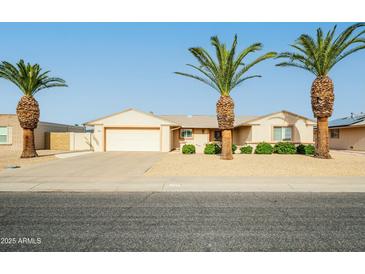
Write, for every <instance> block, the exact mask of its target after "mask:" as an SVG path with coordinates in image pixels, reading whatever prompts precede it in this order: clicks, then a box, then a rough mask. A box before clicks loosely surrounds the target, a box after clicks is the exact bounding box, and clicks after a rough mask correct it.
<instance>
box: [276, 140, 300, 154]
mask: <svg viewBox="0 0 365 274" xmlns="http://www.w3.org/2000/svg"><path fill="white" fill-rule="evenodd" d="M296 152H297V149H296V148H295V145H294V144H293V143H289V142H279V143H277V144H275V146H274V153H278V154H295V153H296Z"/></svg>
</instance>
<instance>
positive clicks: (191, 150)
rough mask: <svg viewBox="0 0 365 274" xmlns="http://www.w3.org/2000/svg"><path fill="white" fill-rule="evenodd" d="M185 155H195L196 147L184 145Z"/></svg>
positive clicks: (183, 151)
mask: <svg viewBox="0 0 365 274" xmlns="http://www.w3.org/2000/svg"><path fill="white" fill-rule="evenodd" d="M182 153H183V154H195V146H194V145H191V144H186V145H183V147H182Z"/></svg>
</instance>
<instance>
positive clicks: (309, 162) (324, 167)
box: [145, 151, 365, 176]
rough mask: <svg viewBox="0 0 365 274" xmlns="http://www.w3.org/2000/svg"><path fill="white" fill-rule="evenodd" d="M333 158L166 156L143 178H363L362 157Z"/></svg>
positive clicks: (364, 158) (343, 155)
mask: <svg viewBox="0 0 365 274" xmlns="http://www.w3.org/2000/svg"><path fill="white" fill-rule="evenodd" d="M331 155H332V157H333V159H331V160H324V159H317V158H314V157H311V156H304V155H278V154H272V155H255V154H251V155H245V154H235V155H234V159H233V160H231V161H226V160H220V159H219V156H217V155H205V154H195V155H183V154H181V153H178V152H172V153H169V154H166V156H165V157H163V158H162V159H161V160H160V161H159V162H157V163H156V164H154V165H153V166H152V168H151V169H150V170H149V171H148V172H146V173H145V175H146V176H365V155H360V154H351V153H344V152H339V151H332V152H331Z"/></svg>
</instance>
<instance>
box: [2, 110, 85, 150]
mask: <svg viewBox="0 0 365 274" xmlns="http://www.w3.org/2000/svg"><path fill="white" fill-rule="evenodd" d="M83 131H84V127H81V126H70V125H63V124H55V123H47V122H39V123H38V127H37V128H36V129H35V131H34V137H35V147H36V149H46V148H48V146H49V144H47V143H48V142H47V138H46V135H47V133H49V132H83ZM22 149H23V129H22V128H21V127H20V125H19V121H18V117H17V116H16V115H15V114H0V152H1V151H21V150H22Z"/></svg>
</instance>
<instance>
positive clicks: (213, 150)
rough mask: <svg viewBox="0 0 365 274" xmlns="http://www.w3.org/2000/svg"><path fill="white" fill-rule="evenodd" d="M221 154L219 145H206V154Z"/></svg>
mask: <svg viewBox="0 0 365 274" xmlns="http://www.w3.org/2000/svg"><path fill="white" fill-rule="evenodd" d="M219 153H221V147H220V146H219V145H218V144H206V145H205V148H204V154H219Z"/></svg>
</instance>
